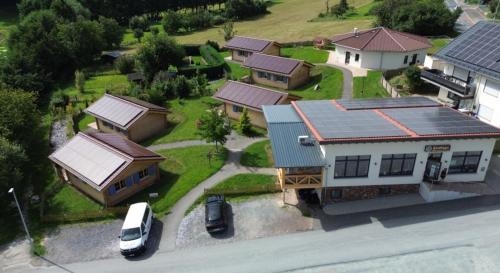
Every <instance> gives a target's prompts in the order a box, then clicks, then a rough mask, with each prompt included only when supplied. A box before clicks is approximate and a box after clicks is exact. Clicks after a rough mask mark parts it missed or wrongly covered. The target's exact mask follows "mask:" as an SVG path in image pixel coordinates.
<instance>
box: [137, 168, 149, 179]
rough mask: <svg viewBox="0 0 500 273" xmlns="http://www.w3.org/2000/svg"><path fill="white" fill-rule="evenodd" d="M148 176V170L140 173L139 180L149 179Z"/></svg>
mask: <svg viewBox="0 0 500 273" xmlns="http://www.w3.org/2000/svg"><path fill="white" fill-rule="evenodd" d="M148 175H149V174H148V168H146V169H144V170H141V171H139V179H143V178H145V177H147V176H148Z"/></svg>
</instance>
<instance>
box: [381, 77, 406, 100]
mask: <svg viewBox="0 0 500 273" xmlns="http://www.w3.org/2000/svg"><path fill="white" fill-rule="evenodd" d="M380 83H381V84H382V86H383V87H384V88H385V90H386V91H387V93H389V95H391V97H393V98H400V97H401V95H400V94H399V92H398V91H397V89H396V88H394V87H393V86H392V85H391V84H390V83H389V82H388V81H387V80H386V79H385V78H384V76H383V75H382V77H380Z"/></svg>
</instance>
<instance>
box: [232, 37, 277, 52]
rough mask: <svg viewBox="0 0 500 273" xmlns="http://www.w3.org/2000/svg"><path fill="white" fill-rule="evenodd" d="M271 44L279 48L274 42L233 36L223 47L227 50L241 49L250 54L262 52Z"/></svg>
mask: <svg viewBox="0 0 500 273" xmlns="http://www.w3.org/2000/svg"><path fill="white" fill-rule="evenodd" d="M272 43H274V44H276V45H278V46H279V44H277V43H276V42H274V41H269V40H264V39H257V38H250V37H243V36H234V37H233V38H232V39H231V40H229V41H228V42H227V43H226V45H225V46H224V47H225V48H229V49H243V50H246V51H252V52H262V50H264V49H265V48H266V47H268V46H269V45H270V44H272Z"/></svg>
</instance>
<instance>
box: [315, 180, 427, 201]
mask: <svg viewBox="0 0 500 273" xmlns="http://www.w3.org/2000/svg"><path fill="white" fill-rule="evenodd" d="M381 189H388V191H389V192H388V193H382V192H381ZM334 190H342V196H341V197H340V198H333V197H332V193H333V191H334ZM418 190H419V184H409V185H375V186H360V187H330V188H325V189H324V191H326V192H325V194H324V195H323V196H324V198H325V202H326V203H336V202H345V201H355V200H364V199H373V198H377V197H385V196H393V195H398V194H408V193H418Z"/></svg>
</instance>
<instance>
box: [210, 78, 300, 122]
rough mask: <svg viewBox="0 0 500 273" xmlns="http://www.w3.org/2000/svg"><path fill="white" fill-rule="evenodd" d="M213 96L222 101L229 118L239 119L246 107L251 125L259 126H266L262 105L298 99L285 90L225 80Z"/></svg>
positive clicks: (284, 102) (286, 102) (285, 102)
mask: <svg viewBox="0 0 500 273" xmlns="http://www.w3.org/2000/svg"><path fill="white" fill-rule="evenodd" d="M213 98H214V99H216V100H219V101H222V102H223V106H222V107H223V109H224V112H225V113H226V114H227V115H228V116H229V117H230V118H231V119H235V120H239V119H240V116H241V113H242V112H243V109H245V108H246V109H247V111H248V117H249V118H250V122H251V123H252V125H254V126H257V127H260V128H266V126H267V123H266V120H265V119H264V114H263V113H262V106H263V105H279V104H288V103H290V101H292V100H297V99H300V97H297V96H293V95H289V94H288V93H285V92H280V91H276V90H272V89H268V88H263V87H259V86H255V85H250V84H246V83H242V82H236V81H227V82H226V84H224V86H222V87H221V88H220V89H219V90H218V91H217V92H216V93H215V94H214V95H213Z"/></svg>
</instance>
